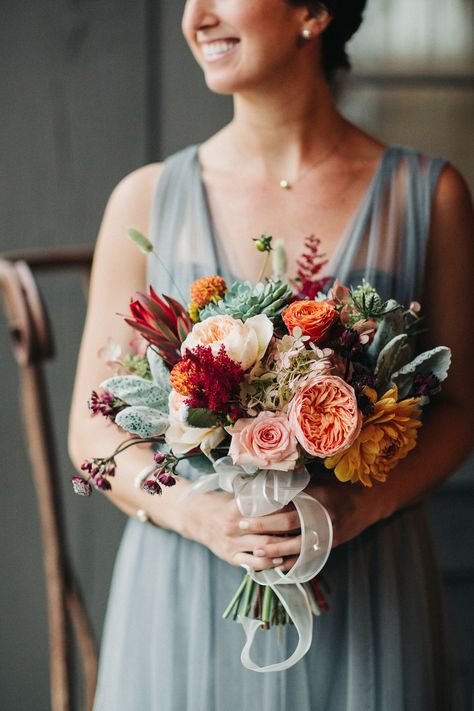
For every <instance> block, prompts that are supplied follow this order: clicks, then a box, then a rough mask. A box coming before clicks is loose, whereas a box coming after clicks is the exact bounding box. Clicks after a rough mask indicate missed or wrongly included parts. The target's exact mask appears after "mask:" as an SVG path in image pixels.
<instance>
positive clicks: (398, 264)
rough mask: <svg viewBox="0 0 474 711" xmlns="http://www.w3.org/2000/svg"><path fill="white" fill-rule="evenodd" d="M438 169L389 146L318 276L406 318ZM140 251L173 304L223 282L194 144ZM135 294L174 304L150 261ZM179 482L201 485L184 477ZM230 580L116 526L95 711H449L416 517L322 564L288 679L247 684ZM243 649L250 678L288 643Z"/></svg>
mask: <svg viewBox="0 0 474 711" xmlns="http://www.w3.org/2000/svg"><path fill="white" fill-rule="evenodd" d="M443 165H444V161H443V160H442V159H441V158H437V157H432V156H428V155H424V154H421V153H419V152H417V151H415V150H413V149H411V148H407V147H402V146H396V145H392V146H389V147H388V148H387V149H386V151H385V153H384V154H383V156H382V158H381V159H380V161H379V164H378V167H377V170H376V172H375V175H374V176H373V178H372V181H371V183H370V185H369V188H368V190H367V192H366V194H365V197H364V199H363V200H362V202H361V204H360V205H359V208H358V210H357V212H356V214H355V215H354V217H353V219H352V221H351V224H350V225H349V227H348V229H347V231H346V233H345V235H343V237H342V239H341V242H340V244H339V248H338V250H337V252H336V254H335V255H334V256H333V258H332V259H331V263H330V264H329V265H328V267H327V273H329V274H332V275H335V276H338V277H339V279H340V280H341V281H342V282H344V283H346V284H356V283H358V282H359V281H360V280H361V278H362V277H363V276H365V277H366V278H367V279H368V280H369V281H371V282H372V283H373V285H374V286H375V287H376V288H378V289H379V291H380V292H381V294H382V296H385V297H388V296H394V297H395V298H397V299H398V300H399V301H400V302H401V303H404V304H408V303H409V302H410V301H411V300H412V299H416V298H419V296H420V290H421V285H422V279H423V266H424V255H425V247H426V242H427V237H428V230H429V221H430V209H431V203H432V197H433V193H434V188H435V186H436V182H437V179H438V176H439V173H440V171H441V169H442V167H443ZM256 229H257V230H258V226H256ZM151 237H152V238H153V240H155V242H156V248H157V251H158V253H159V254H160V258H161V260H162V261H163V262H164V263H165V264H167V265H168V266H169V267H170V269H171V271H172V273H173V279H174V283H175V284H178V285H179V290H180V291H181V292H182V293H183V294H184V297H186V296H187V294H188V292H189V286H190V284H191V282H192V281H194V280H195V279H198V278H200V277H202V276H206V275H209V274H214V273H220V274H221V275H222V276H224V277H225V278H226V279H227V280H228V282H231V281H232V275H231V273H230V271H231V270H230V269H229V267H228V265H227V264H226V263H225V258H224V256H223V253H222V250H221V248H220V247H219V244H218V240H217V238H216V234H215V231H214V229H213V225H212V221H211V219H210V213H209V209H208V204H207V199H206V192H205V187H204V183H203V181H202V176H201V172H200V166H199V158H198V145H191V146H188V147H187V148H185V149H183V150H181V151H179V152H177V153H175V154H173V155H172V156H170V157H169V158H168V159H167V160H166V161H165V167H164V169H163V171H162V173H161V176H160V178H159V180H158V183H157V186H156V192H155V195H154V202H153V207H152V235H151ZM148 280H149V282H150V283H151V284H153V286H154V288H155V289H156V290H157V291H158V292H160V293H165V294H170V295H173V296H174V297H176V298H178V299H180V298H181V299H182V298H183V296H181V295H180V293H178V290H177V289H176V287H175V286H174V285H173V282H172V281H171V278H170V276H169V275H168V274H167V272H166V271H165V270H164V269H163V268H162V267H161V266H160V265H159V264H158V263H157V261H156V260H155V259H152V258H150V261H149V269H148ZM182 473H183V474H184V475H185V476H188V477H189V478H191V479H195V478H197V476H199V472H196V471H194V470H193V469H192V467H191V466H190V465H188V466H187V469H186V470H185V471H183V470H182ZM394 476H396V472H395V473H394ZM242 575H243V571H242V569H241V568H238V567H234V566H231V565H229V564H227V563H226V562H224V561H222V560H221V559H220V558H218V557H216V556H215V555H214V554H213V553H211V552H210V551H209V550H208V549H207V548H206V547H204V546H202V545H200V544H199V543H196V542H194V541H190V540H187V539H185V538H183V537H181V536H180V535H178V534H176V533H174V532H172V531H168V530H165V529H161V528H158V527H155V526H153V525H151V524H149V523H146V524H143V523H140V522H139V521H137V520H134V519H130V520H129V521H128V522H127V525H126V529H125V532H124V535H123V539H122V542H121V545H120V548H119V552H118V556H117V560H116V564H115V569H114V575H113V580H112V587H111V593H110V599H109V604H108V608H107V614H106V620H105V626H104V632H103V640H102V647H101V662H100V669H99V680H98V689H97V694H96V700H95V705H94V711H242V709H245V711H289V709H291V710H292V711H402V710H403V711H448V710H449V711H455V710H456V709H459V708H460V705H459V701H458V700H457V696H456V694H455V688H454V687H455V683H454V678H455V673H454V668H453V664H452V661H451V658H450V655H449V654H448V652H447V649H448V648H449V644H448V643H447V641H446V639H445V625H444V611H443V599H442V593H441V590H440V582H439V574H438V571H437V567H436V563H435V560H434V556H433V551H432V545H431V539H430V535H429V532H428V528H427V523H426V520H425V515H424V512H423V507H422V506H420V505H418V506H414V507H411V508H407V509H404V510H402V511H400V512H398V513H396V514H395V515H393V516H392V517H391V518H389V519H386V520H384V521H381V522H379V523H377V524H376V525H374V526H372V527H370V528H369V529H367V530H365V531H364V532H363V533H362V534H361V535H360V536H358V537H357V538H355V539H354V540H352V541H349V542H348V543H346V544H344V545H342V546H339V547H338V548H336V549H334V550H333V551H332V553H331V555H330V557H329V561H328V563H327V565H326V567H325V569H324V575H325V579H326V581H327V582H328V584H329V586H330V589H331V593H330V595H329V605H330V610H329V612H327V613H323V614H322V615H321V616H320V617H315V618H313V619H314V623H313V627H314V629H313V643H312V646H311V649H310V650H309V652H308V653H307V654H306V656H305V657H304V658H303V659H302V660H301V661H300V662H298V663H297V664H296V665H295V666H293V667H292V668H290V669H289V670H287V671H284V672H276V673H267V674H259V673H256V672H252V671H249V670H247V669H245V668H244V667H243V666H242V664H241V662H240V653H241V649H242V646H243V643H244V633H243V629H242V627H241V626H240V625H239V624H236V623H234V622H231V621H230V620H223V619H222V618H221V615H222V612H223V611H224V609H225V607H226V606H227V604H228V602H229V601H230V599H231V597H232V595H233V593H234V591H235V590H236V588H237V586H238V584H239V582H240V581H241V579H242ZM257 638H258V639H257V640H256V642H255V643H254V648H253V656H254V658H255V660H256V661H257V662H258V663H259V664H269V663H272V662H274V661H279V660H280V659H282V658H284V657H288V656H289V654H290V653H291V652H292V651H293V649H294V647H295V644H296V638H295V630H294V629H293V627H292V626H287V627H285V628H283V629H282V628H278V629H272V630H270V631H266V632H263V631H262V632H259V633H258V634H257Z"/></svg>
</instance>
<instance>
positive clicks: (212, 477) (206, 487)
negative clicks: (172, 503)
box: [179, 474, 220, 502]
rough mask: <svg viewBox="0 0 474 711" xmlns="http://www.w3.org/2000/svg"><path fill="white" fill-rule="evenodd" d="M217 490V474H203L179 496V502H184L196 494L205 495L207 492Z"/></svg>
mask: <svg viewBox="0 0 474 711" xmlns="http://www.w3.org/2000/svg"><path fill="white" fill-rule="evenodd" d="M219 488H220V485H219V474H203V476H200V477H199V479H196V481H195V482H193V484H192V485H191V486H190V487H188V488H187V489H186V491H185V492H184V493H183V494H181V496H180V497H179V501H180V502H181V501H185V499H188V498H190V497H191V496H196V495H197V494H207V493H208V492H209V491H215V490H216V489H219Z"/></svg>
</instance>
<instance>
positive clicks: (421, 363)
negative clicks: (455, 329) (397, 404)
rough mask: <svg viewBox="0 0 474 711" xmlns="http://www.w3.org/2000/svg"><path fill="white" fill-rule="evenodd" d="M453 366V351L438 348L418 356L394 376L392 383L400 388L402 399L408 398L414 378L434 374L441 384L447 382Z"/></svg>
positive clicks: (444, 347)
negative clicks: (450, 368)
mask: <svg viewBox="0 0 474 711" xmlns="http://www.w3.org/2000/svg"><path fill="white" fill-rule="evenodd" d="M450 365H451V350H450V349H449V348H447V347H446V346H438V347H437V348H432V349H431V350H430V351H425V352H424V353H420V355H418V356H416V358H414V359H413V360H412V361H410V362H409V363H407V364H406V365H404V366H403V367H402V368H400V370H397V372H396V373H393V375H392V382H393V383H394V384H395V385H397V387H398V396H399V398H400V399H403V398H405V397H407V395H408V394H409V393H410V390H411V388H412V384H413V378H414V377H415V375H417V374H418V373H420V374H428V373H432V374H433V375H434V376H435V377H436V378H438V380H439V381H440V383H442V382H443V380H446V377H447V375H448V370H449V366H450Z"/></svg>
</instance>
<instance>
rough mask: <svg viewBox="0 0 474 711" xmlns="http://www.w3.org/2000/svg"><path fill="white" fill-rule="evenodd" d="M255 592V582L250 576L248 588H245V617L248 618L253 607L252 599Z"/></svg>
mask: <svg viewBox="0 0 474 711" xmlns="http://www.w3.org/2000/svg"><path fill="white" fill-rule="evenodd" d="M254 590H255V580H253V579H252V578H251V577H250V576H248V582H247V586H246V588H245V594H244V601H243V612H242V614H243V615H244V617H247V615H248V613H249V610H250V608H251V606H252V597H253V592H254Z"/></svg>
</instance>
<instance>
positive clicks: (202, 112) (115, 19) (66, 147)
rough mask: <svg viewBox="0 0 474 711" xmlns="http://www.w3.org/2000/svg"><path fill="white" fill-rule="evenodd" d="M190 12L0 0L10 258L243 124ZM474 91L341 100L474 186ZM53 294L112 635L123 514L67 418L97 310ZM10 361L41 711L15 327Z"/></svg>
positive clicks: (449, 496)
mask: <svg viewBox="0 0 474 711" xmlns="http://www.w3.org/2000/svg"><path fill="white" fill-rule="evenodd" d="M183 4H184V3H183V2H175V0H173V2H171V0H170V1H169V2H164V1H162V2H161V3H160V2H158V0H134V2H129V1H127V0H101V1H100V2H97V0H69V2H66V1H61V0H55V1H53V0H36V1H35V2H33V0H0V67H1V72H0V106H1V119H0V162H1V170H0V251H5V250H10V249H16V248H21V247H49V246H57V245H72V244H91V243H93V242H94V240H95V237H96V234H97V230H98V227H99V223H100V219H101V216H102V212H103V209H104V207H105V203H106V200H107V197H108V195H109V194H110V192H111V190H112V188H113V187H114V185H115V184H116V183H117V182H118V181H119V180H120V179H121V178H122V177H123V176H124V175H125V174H127V173H128V172H130V171H131V170H133V169H134V168H136V167H138V166H140V165H143V164H145V163H148V162H150V161H154V160H157V159H162V158H163V157H165V156H166V155H169V154H170V153H172V152H173V151H175V150H177V149H178V148H180V147H182V146H184V145H186V144H188V143H193V142H196V141H200V140H203V139H204V138H206V137H207V136H208V135H210V134H211V133H213V132H214V131H215V130H217V129H218V128H219V127H220V126H221V125H222V124H223V123H224V122H226V121H227V120H228V119H229V118H230V116H231V104H230V101H229V99H228V98H222V97H217V96H214V95H212V94H210V93H209V92H208V91H207V89H206V88H205V85H204V83H203V80H202V78H201V74H200V71H199V69H198V68H197V66H196V65H195V64H194V60H193V59H192V57H191V54H190V53H189V51H188V50H187V49H186V46H185V44H184V41H183V40H182V38H181V33H180V27H179V20H180V14H181V11H182V7H183ZM369 30H370V26H369V28H368V29H365V28H364V30H363V31H366V32H369ZM360 41H361V42H362V40H360ZM357 77H358V78H357ZM453 77H454V78H453ZM473 94H474V92H473V81H472V76H471V77H470V76H469V75H466V74H465V73H464V72H463V71H457V72H456V73H455V75H454V74H453V72H452V70H450V75H449V77H448V78H447V77H446V75H445V74H443V72H442V71H438V73H437V75H436V76H435V77H434V78H433V77H428V78H427V77H425V76H424V75H423V72H421V73H419V74H418V75H417V76H413V73H410V74H409V75H408V76H406V75H404V76H402V77H400V76H398V75H397V74H396V72H395V73H394V71H393V68H390V67H389V68H387V69H386V72H385V74H383V75H381V74H377V75H374V74H373V73H371V72H370V71H369V72H368V73H367V71H366V69H361V70H360V71H358V72H356V75H355V77H354V79H353V80H352V81H351V82H350V83H349V84H348V85H347V86H346V87H345V89H344V91H343V92H342V94H341V97H340V102H341V106H342V108H343V110H344V111H345V113H346V114H347V115H348V116H349V117H351V118H352V119H353V120H355V121H356V122H357V123H359V124H360V125H361V126H363V127H365V128H366V129H367V130H369V131H372V132H373V133H375V134H376V135H378V136H380V137H381V138H382V139H384V140H387V141H389V142H392V143H405V144H409V145H415V146H417V147H418V148H420V149H422V150H426V151H428V152H433V153H440V154H442V155H445V156H446V157H448V158H450V159H451V160H452V161H453V162H454V163H455V165H457V166H458V167H459V168H460V169H461V170H462V171H463V172H464V174H465V175H466V176H468V178H469V179H470V180H471V185H473V184H474V158H473V156H472V155H469V153H468V151H466V147H467V144H468V141H469V137H470V135H472V115H473V108H474V106H473V103H474V102H473ZM117 276H118V275H113V274H112V275H111V281H113V279H114V278H116V277H117ZM41 287H42V289H43V292H44V296H45V299H46V301H47V304H48V306H49V309H50V312H51V316H52V320H53V322H54V324H55V326H56V335H57V339H56V340H57V346H58V348H57V350H58V356H57V358H56V360H55V361H54V362H53V363H51V364H49V365H48V368H47V379H48V383H49V385H50V390H51V395H52V401H53V412H54V423H55V427H56V433H57V442H58V449H59V454H60V461H61V466H62V471H63V472H64V477H63V497H64V505H65V512H66V518H67V527H68V536H69V539H70V545H71V549H72V554H73V558H74V561H75V563H76V565H77V567H78V570H79V573H80V576H81V579H82V583H83V587H84V590H85V594H86V598H87V602H88V606H89V609H90V611H91V613H92V617H93V621H94V625H95V628H96V630H97V633H98V634H100V630H101V626H102V621H103V615H104V610H105V604H106V598H107V591H108V586H109V582H110V575H111V572H112V565H113V559H114V555H115V551H116V549H117V545H118V543H119V540H120V534H121V530H122V527H123V523H124V517H123V516H122V514H121V513H119V512H118V511H116V510H115V509H114V508H113V507H112V506H111V505H110V504H108V503H107V502H106V501H105V500H103V499H102V498H101V497H100V496H94V497H92V500H83V499H79V498H77V497H74V496H73V495H72V493H71V491H70V485H69V475H70V474H71V473H72V467H71V465H70V462H69V460H68V457H67V452H66V433H67V417H68V411H69V399H70V394H71V390H72V383H73V378H74V369H75V361H76V356H77V350H78V346H79V340H80V336H81V330H82V323H83V318H84V314H85V304H84V299H83V293H82V288H81V284H80V283H79V280H75V279H74V278H71V277H70V276H67V277H53V276H44V277H42V278H41ZM0 365H1V370H0V383H1V393H2V400H1V402H2V406H1V407H0V451H1V460H0V461H1V465H0V466H1V484H2V496H1V498H0V511H1V514H0V515H1V521H2V536H1V543H0V566H1V589H0V610H1V613H0V619H1V622H0V625H1V628H0V658H1V662H2V663H1V664H0V706H1V708H2V709H3V710H4V711H13V710H15V711H17V710H18V709H35V711H42V710H43V709H48V708H49V701H48V662H47V658H48V657H47V629H46V617H45V599H44V583H43V570H42V563H41V547H40V540H39V528H38V517H37V513H36V500H35V493H34V490H33V487H32V484H31V477H30V470H29V462H28V457H27V452H26V450H25V444H24V440H23V433H22V423H21V418H20V414H19V409H18V406H17V395H18V392H17V390H18V388H17V377H16V364H15V362H14V359H13V356H12V355H11V352H10V345H9V341H8V336H7V331H6V328H5V322H4V319H3V317H0ZM472 469H473V465H472V462H471V463H467V464H466V465H465V467H464V468H463V469H462V471H461V472H459V473H458V474H456V476H455V477H454V478H452V479H451V480H450V481H448V482H447V483H446V485H445V486H444V487H443V488H442V490H440V491H439V492H437V493H436V494H435V495H434V496H432V497H431V499H430V501H429V504H428V508H429V512H430V515H431V520H432V524H433V531H434V536H435V539H436V546H437V551H438V554H439V558H440V562H441V566H442V570H443V576H444V579H445V582H446V591H447V601H448V605H449V609H450V613H451V616H452V624H453V637H454V638H455V640H456V643H457V645H458V654H459V659H460V666H461V669H462V673H463V680H464V687H465V691H466V695H468V694H471V693H472V687H473V682H474V663H473V660H472V658H471V647H472V638H473V634H474V611H473V609H472V600H473V599H474V575H473V567H474V561H473V556H472V551H471V547H472V546H471V542H472V540H473V524H472V514H471V512H472V501H473V492H474V487H473V480H472ZM78 707H80V704H79V706H78Z"/></svg>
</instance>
